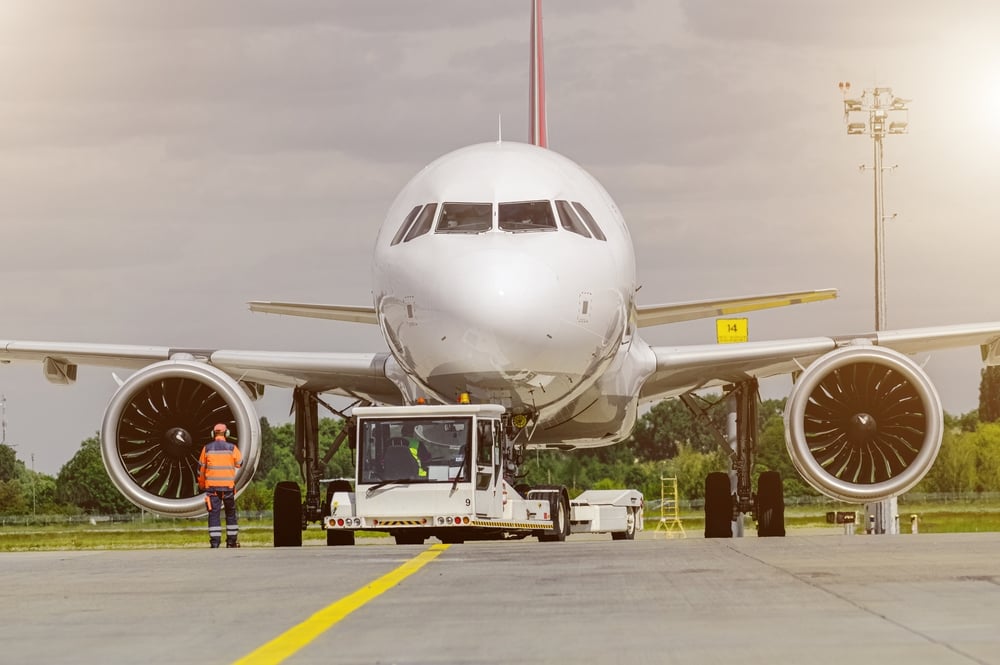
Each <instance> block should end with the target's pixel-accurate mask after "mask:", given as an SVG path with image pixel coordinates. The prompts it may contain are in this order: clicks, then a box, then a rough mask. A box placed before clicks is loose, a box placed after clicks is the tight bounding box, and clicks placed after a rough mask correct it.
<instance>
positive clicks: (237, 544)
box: [226, 542, 240, 547]
mask: <svg viewBox="0 0 1000 665" xmlns="http://www.w3.org/2000/svg"><path fill="white" fill-rule="evenodd" d="M239 546H240V544H239V542H234V543H230V542H226V547H239Z"/></svg>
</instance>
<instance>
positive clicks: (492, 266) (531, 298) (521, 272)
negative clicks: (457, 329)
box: [443, 251, 565, 350]
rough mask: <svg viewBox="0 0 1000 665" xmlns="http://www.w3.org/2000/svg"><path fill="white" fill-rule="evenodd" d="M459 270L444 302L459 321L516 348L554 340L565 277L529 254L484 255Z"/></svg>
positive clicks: (475, 256) (477, 255)
mask: <svg viewBox="0 0 1000 665" xmlns="http://www.w3.org/2000/svg"><path fill="white" fill-rule="evenodd" d="M458 268H459V269H458V272H457V274H456V279H455V283H454V284H453V285H452V287H451V288H450V289H449V290H450V293H449V294H448V297H447V299H446V303H443V304H445V306H446V308H447V309H448V310H450V311H451V312H453V313H454V314H455V315H456V318H455V320H461V321H465V322H466V325H467V326H468V327H469V328H474V329H476V330H474V331H472V332H478V333H480V334H483V333H486V334H489V335H491V336H492V337H494V338H495V339H496V341H497V342H498V343H500V344H502V345H503V346H505V347H508V348H509V349H510V350H513V349H516V348H523V347H524V346H525V345H530V346H532V347H538V345H539V342H541V341H543V340H545V339H551V335H552V334H553V333H554V332H555V330H552V329H549V328H550V327H551V326H552V325H554V324H555V322H556V321H557V320H558V307H559V304H560V299H559V297H558V295H559V294H558V284H559V276H558V275H557V274H556V272H555V271H554V270H553V269H552V268H550V267H549V266H548V265H547V264H545V263H543V262H541V261H539V260H538V259H537V258H536V257H530V256H526V255H524V254H513V255H512V254H510V253H507V252H504V253H503V254H500V253H494V252H488V251H484V252H477V253H475V254H473V255H470V256H467V257H465V258H463V260H462V261H461V262H460V263H459V266H458ZM563 299H565V298H563ZM466 332H469V331H466ZM547 336H548V337H547Z"/></svg>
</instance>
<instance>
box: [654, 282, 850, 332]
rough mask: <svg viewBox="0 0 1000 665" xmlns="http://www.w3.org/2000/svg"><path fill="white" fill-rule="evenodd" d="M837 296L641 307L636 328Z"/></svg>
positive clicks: (826, 292) (824, 293)
mask: <svg viewBox="0 0 1000 665" xmlns="http://www.w3.org/2000/svg"><path fill="white" fill-rule="evenodd" d="M836 297H837V289H820V290H818V291H796V292H793V293H773V294H769V295H762V296H744V297H741V298H726V299H724V300H698V301H694V302H686V303H675V304H671V305H646V306H642V307H639V308H638V321H637V322H636V325H638V326H639V327H640V328H644V327H646V326H659V325H663V324H664V323H678V322H680V321H692V320H694V319H706V318H711V317H714V316H731V315H733V314H742V313H743V312H753V311H756V310H759V309H770V308H772V307H785V306H787V305H800V304H802V303H807V302H818V301H820V300H829V299H831V298H836Z"/></svg>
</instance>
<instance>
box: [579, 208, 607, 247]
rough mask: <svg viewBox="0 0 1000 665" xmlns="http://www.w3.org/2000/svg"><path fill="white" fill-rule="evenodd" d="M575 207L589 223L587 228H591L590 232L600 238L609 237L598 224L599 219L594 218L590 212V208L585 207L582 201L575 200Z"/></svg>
mask: <svg viewBox="0 0 1000 665" xmlns="http://www.w3.org/2000/svg"><path fill="white" fill-rule="evenodd" d="M573 208H574V209H575V210H576V211H577V212H578V213H580V217H582V218H583V221H584V222H586V223H587V228H588V229H590V232H591V233H593V234H594V237H595V238H597V239H598V240H607V239H608V238H607V236H605V235H604V232H603V231H601V227H600V226H598V225H597V220H596V219H594V216H593V215H591V214H590V211H589V210H587V209H586V208H584V207H583V204H582V203H578V202H576V201H574V202H573Z"/></svg>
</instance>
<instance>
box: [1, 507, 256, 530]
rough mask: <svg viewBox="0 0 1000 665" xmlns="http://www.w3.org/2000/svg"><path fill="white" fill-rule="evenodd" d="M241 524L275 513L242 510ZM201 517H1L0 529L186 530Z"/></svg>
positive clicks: (145, 514)
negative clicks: (141, 527) (118, 527)
mask: <svg viewBox="0 0 1000 665" xmlns="http://www.w3.org/2000/svg"><path fill="white" fill-rule="evenodd" d="M239 516H240V520H241V521H246V522H270V521H271V519H272V515H271V511H269V510H268V511H263V512H261V511H244V510H241V511H239ZM206 519H207V517H206V516H205V515H202V516H201V517H170V516H163V515H157V514H155V513H147V512H141V513H126V514H124V515H0V529H2V528H3V527H8V526H10V527H14V526H80V527H83V526H99V525H114V524H121V525H126V524H128V525H142V524H148V525H149V526H150V527H157V528H171V527H173V528H177V529H182V528H185V527H189V526H194V524H195V523H198V524H200V523H202V522H204V521H205V520H206Z"/></svg>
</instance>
